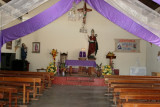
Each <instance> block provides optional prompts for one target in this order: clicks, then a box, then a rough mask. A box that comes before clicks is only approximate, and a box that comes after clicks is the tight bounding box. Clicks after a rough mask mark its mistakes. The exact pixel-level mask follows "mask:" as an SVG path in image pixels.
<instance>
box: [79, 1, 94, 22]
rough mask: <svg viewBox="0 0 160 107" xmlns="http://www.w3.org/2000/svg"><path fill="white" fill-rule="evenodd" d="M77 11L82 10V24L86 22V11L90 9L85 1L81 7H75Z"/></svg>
mask: <svg viewBox="0 0 160 107" xmlns="http://www.w3.org/2000/svg"><path fill="white" fill-rule="evenodd" d="M77 10H78V11H79V12H83V24H84V25H85V24H86V17H87V12H90V11H92V9H88V8H87V5H86V2H84V6H83V8H80V9H77Z"/></svg>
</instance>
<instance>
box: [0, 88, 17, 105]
mask: <svg viewBox="0 0 160 107" xmlns="http://www.w3.org/2000/svg"><path fill="white" fill-rule="evenodd" d="M0 91H1V92H6V93H8V94H9V96H8V98H9V107H11V103H12V94H13V93H17V92H18V91H17V88H14V87H9V86H0ZM15 107H17V99H16V98H15Z"/></svg>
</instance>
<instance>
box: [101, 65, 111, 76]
mask: <svg viewBox="0 0 160 107" xmlns="http://www.w3.org/2000/svg"><path fill="white" fill-rule="evenodd" d="M111 74H112V68H111V66H109V65H105V66H103V67H102V75H111Z"/></svg>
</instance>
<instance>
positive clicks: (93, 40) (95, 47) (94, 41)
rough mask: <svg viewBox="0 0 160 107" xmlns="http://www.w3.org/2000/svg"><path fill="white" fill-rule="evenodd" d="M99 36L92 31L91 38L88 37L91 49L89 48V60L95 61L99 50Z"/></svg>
mask: <svg viewBox="0 0 160 107" xmlns="http://www.w3.org/2000/svg"><path fill="white" fill-rule="evenodd" d="M96 37H97V34H94V30H93V29H92V30H91V36H88V41H89V48H88V59H95V56H96V54H97V50H98V43H97V39H96Z"/></svg>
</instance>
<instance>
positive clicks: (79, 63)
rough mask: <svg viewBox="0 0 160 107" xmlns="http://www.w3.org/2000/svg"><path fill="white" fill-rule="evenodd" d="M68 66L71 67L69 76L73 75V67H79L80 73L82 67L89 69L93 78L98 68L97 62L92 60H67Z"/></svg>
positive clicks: (89, 73)
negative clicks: (93, 73)
mask: <svg viewBox="0 0 160 107" xmlns="http://www.w3.org/2000/svg"><path fill="white" fill-rule="evenodd" d="M65 63H66V66H68V67H69V70H68V71H69V74H70V75H71V74H72V66H78V67H79V69H80V71H81V68H82V67H88V75H89V76H91V75H92V72H93V71H94V70H95V68H96V62H95V61H90V60H66V62H65Z"/></svg>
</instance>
